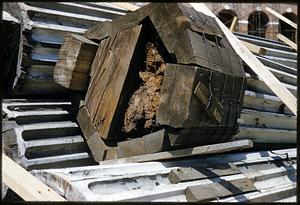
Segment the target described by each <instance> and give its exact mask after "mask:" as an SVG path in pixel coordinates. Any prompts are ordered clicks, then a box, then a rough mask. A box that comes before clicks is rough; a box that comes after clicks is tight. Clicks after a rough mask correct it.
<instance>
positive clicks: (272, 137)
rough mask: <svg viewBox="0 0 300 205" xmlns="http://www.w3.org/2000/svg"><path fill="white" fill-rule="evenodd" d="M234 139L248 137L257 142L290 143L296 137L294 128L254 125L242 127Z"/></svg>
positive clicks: (294, 140)
mask: <svg viewBox="0 0 300 205" xmlns="http://www.w3.org/2000/svg"><path fill="white" fill-rule="evenodd" d="M233 138H234V139H250V140H252V141H253V142H258V143H290V144H295V143H296V139H297V131H296V130H284V129H267V128H255V127H242V126H240V132H239V133H238V134H237V135H235V136H234V137H233Z"/></svg>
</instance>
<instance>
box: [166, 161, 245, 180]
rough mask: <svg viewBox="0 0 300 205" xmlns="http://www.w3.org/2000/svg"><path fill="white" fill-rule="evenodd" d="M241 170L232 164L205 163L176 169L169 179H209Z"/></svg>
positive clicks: (238, 172)
mask: <svg viewBox="0 0 300 205" xmlns="http://www.w3.org/2000/svg"><path fill="white" fill-rule="evenodd" d="M240 173H241V171H240V170H239V169H238V168H237V167H236V166H235V165H230V164H217V165H212V164H211V165H207V164H206V165H205V166H204V165H203V166H197V167H187V168H178V169H174V170H172V171H171V172H170V173H169V177H168V178H169V180H170V182H171V183H172V184H177V183H179V182H187V181H193V180H200V179H207V178H213V177H220V176H227V175H233V174H240Z"/></svg>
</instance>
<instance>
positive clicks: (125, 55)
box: [85, 26, 141, 139]
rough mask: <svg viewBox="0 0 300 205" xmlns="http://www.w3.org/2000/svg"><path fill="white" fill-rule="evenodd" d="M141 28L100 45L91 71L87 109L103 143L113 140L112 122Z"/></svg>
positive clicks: (123, 32)
mask: <svg viewBox="0 0 300 205" xmlns="http://www.w3.org/2000/svg"><path fill="white" fill-rule="evenodd" d="M140 31H141V26H137V27H134V28H132V29H127V30H124V31H122V32H120V33H119V34H116V35H115V36H113V37H109V38H107V39H105V40H103V41H101V43H100V45H99V48H98V51H97V54H96V56H95V59H94V61H93V64H92V68H91V75H92V78H91V81H90V84H89V88H88V91H87V94H86V100H85V101H86V107H87V109H88V111H89V113H90V116H91V120H92V122H93V124H94V125H95V127H96V129H97V131H98V133H99V135H100V137H101V138H103V139H107V138H109V137H112V138H114V137H115V136H110V135H109V134H110V131H111V129H112V124H111V123H112V120H113V118H114V115H115V112H116V110H117V106H118V104H119V102H120V100H121V98H122V96H121V94H122V91H123V89H124V87H125V84H124V83H125V79H126V77H127V73H128V70H129V67H130V62H131V59H132V56H133V52H134V50H135V47H136V44H137V40H138V37H139V34H140Z"/></svg>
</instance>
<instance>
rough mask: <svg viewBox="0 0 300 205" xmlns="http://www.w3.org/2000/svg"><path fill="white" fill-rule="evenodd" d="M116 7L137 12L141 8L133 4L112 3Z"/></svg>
mask: <svg viewBox="0 0 300 205" xmlns="http://www.w3.org/2000/svg"><path fill="white" fill-rule="evenodd" d="M111 4H113V5H115V6H118V7H121V8H123V9H127V10H128V11H135V10H137V9H139V8H140V7H138V6H136V5H134V4H131V3H111Z"/></svg>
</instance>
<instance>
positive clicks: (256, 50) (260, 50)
mask: <svg viewBox="0 0 300 205" xmlns="http://www.w3.org/2000/svg"><path fill="white" fill-rule="evenodd" d="M241 42H242V43H243V44H244V45H245V46H246V47H247V48H248V49H249V50H250V51H251V52H253V53H256V54H259V55H265V54H266V52H267V50H266V49H265V48H262V47H260V46H257V45H255V44H253V43H249V42H246V41H241Z"/></svg>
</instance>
